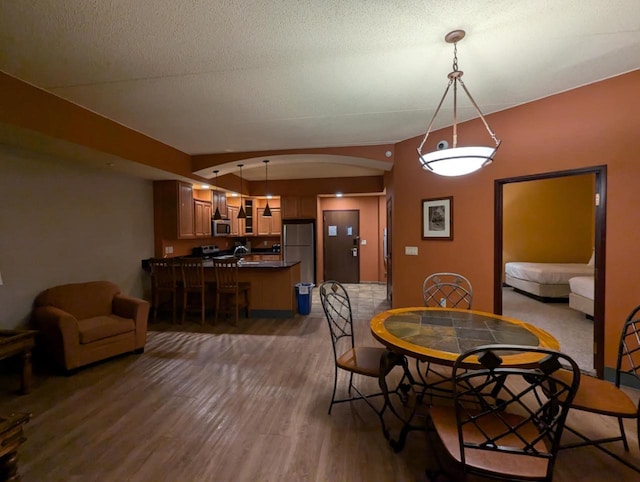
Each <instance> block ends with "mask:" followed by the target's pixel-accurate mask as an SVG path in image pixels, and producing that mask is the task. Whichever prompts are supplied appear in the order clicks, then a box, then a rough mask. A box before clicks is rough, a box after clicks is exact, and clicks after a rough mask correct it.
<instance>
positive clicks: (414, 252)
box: [404, 246, 418, 256]
mask: <svg viewBox="0 0 640 482" xmlns="http://www.w3.org/2000/svg"><path fill="white" fill-rule="evenodd" d="M404 254H406V255H408V256H418V247H417V246H405V247H404Z"/></svg>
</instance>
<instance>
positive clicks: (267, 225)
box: [256, 208, 282, 236]
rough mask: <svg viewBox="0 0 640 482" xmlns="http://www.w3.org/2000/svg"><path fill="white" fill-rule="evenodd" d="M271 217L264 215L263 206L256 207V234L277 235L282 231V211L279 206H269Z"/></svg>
mask: <svg viewBox="0 0 640 482" xmlns="http://www.w3.org/2000/svg"><path fill="white" fill-rule="evenodd" d="M270 209H271V217H265V216H264V208H257V209H256V211H257V234H258V235H260V236H269V235H277V236H279V235H280V234H281V233H282V213H281V212H280V208H270Z"/></svg>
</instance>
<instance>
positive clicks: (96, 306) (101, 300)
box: [34, 281, 120, 320]
mask: <svg viewBox="0 0 640 482" xmlns="http://www.w3.org/2000/svg"><path fill="white" fill-rule="evenodd" d="M118 293H120V287H119V286H118V285H116V284H115V283H112V282H110V281H87V282H85V283H69V284H64V285H59V286H54V287H52V288H49V289H47V290H45V291H43V292H42V293H40V294H39V295H38V296H37V297H36V299H35V301H34V307H39V306H55V307H56V308H60V309H61V310H63V311H66V312H67V313H70V314H72V315H73V316H74V317H76V319H78V320H84V319H86V318H93V317H94V316H101V315H109V314H111V313H112V312H113V299H114V297H115V296H116V295H117V294H118Z"/></svg>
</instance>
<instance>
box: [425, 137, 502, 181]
mask: <svg viewBox="0 0 640 482" xmlns="http://www.w3.org/2000/svg"><path fill="white" fill-rule="evenodd" d="M498 147H499V145H498V146H496V147H485V146H467V147H453V148H451V149H441V150H438V151H433V152H427V153H426V154H420V152H419V151H418V156H419V159H420V163H421V164H422V168H423V169H424V170H426V171H431V172H433V173H434V174H439V175H440V176H464V175H465V174H470V173H472V172H475V171H477V170H478V169H480V168H482V167H484V166H486V165H487V164H490V163H491V162H492V161H493V156H494V155H495V153H496V151H497V150H498Z"/></svg>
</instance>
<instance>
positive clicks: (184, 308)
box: [182, 289, 187, 324]
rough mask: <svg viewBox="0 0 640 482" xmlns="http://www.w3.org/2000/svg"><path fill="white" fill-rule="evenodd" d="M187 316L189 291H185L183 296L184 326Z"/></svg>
mask: <svg viewBox="0 0 640 482" xmlns="http://www.w3.org/2000/svg"><path fill="white" fill-rule="evenodd" d="M186 316H187V290H186V289H185V290H184V293H183V295H182V324H184V321H185V317H186Z"/></svg>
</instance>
